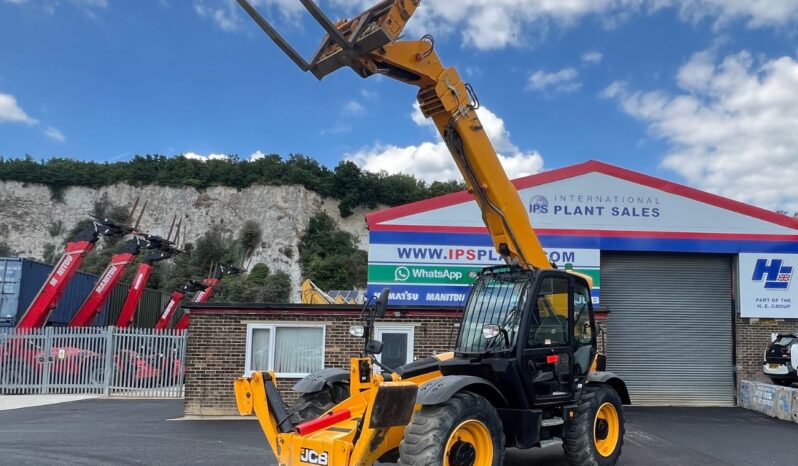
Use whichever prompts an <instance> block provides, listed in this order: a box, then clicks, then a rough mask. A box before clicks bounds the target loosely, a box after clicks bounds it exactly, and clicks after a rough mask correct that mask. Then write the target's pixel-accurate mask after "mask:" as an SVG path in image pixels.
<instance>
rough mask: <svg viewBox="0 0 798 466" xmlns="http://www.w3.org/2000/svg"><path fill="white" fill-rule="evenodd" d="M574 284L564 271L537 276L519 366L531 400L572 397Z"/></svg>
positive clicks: (531, 401)
mask: <svg viewBox="0 0 798 466" xmlns="http://www.w3.org/2000/svg"><path fill="white" fill-rule="evenodd" d="M573 289H574V283H573V279H572V277H571V276H569V275H568V274H567V273H564V272H558V271H543V272H540V275H539V276H538V279H537V284H536V291H535V294H534V299H533V300H532V303H531V307H530V311H529V312H528V314H527V321H526V323H525V324H524V328H526V329H527V331H526V332H522V333H521V334H520V335H519V339H522V341H520V342H519V343H521V344H522V345H523V346H522V348H523V349H522V350H521V351H520V352H519V359H520V361H519V367H520V370H521V373H522V377H523V378H524V381H525V385H526V386H527V387H528V388H529V389H528V390H527V397H528V398H529V403H530V404H532V405H540V404H545V403H547V402H552V403H555V402H556V403H559V402H563V401H566V400H570V399H572V398H573V393H574V383H573V382H574V375H575V374H574V367H573V356H574V339H573V332H572V329H573V320H572V319H573V307H574V299H573V298H574V292H573V291H574V290H573Z"/></svg>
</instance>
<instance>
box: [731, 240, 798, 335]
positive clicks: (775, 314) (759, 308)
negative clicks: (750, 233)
mask: <svg viewBox="0 0 798 466" xmlns="http://www.w3.org/2000/svg"><path fill="white" fill-rule="evenodd" d="M796 268H798V255H796V254H740V261H739V274H740V276H739V283H740V315H741V316H742V317H760V318H772V319H790V318H793V319H794V318H798V285H796V284H794V283H793V281H794V280H795V274H794V272H795V270H796Z"/></svg>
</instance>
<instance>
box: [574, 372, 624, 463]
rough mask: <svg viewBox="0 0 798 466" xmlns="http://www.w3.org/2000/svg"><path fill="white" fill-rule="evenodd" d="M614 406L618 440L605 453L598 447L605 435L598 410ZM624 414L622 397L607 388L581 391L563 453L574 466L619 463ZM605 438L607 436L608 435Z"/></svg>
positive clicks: (589, 388) (601, 387)
mask: <svg viewBox="0 0 798 466" xmlns="http://www.w3.org/2000/svg"><path fill="white" fill-rule="evenodd" d="M605 404H609V405H612V407H613V408H615V412H616V413H617V417H618V419H617V422H618V431H617V432H618V440H617V443H616V444H615V447H614V448H613V449H612V450H611V452H608V454H602V453H600V452H599V450H598V447H597V446H596V440H597V438H599V439H600V436H601V435H605V434H603V433H602V432H598V433H597V428H601V427H600V426H599V424H598V422H597V415H598V412H599V408H601V407H602V406H604V405H605ZM624 432H625V428H624V415H623V405H622V403H621V397H620V396H619V395H618V392H616V391H615V390H613V389H612V388H611V387H609V386H607V385H597V386H587V387H585V388H584V389H583V390H582V394H581V396H580V398H579V402H578V403H577V407H576V417H574V418H572V419H567V420H566V421H565V425H564V427H563V450H565V459H566V461H568V464H569V465H571V466H612V465H614V464H616V463H617V462H618V458H619V457H620V456H621V448H622V447H623V435H624ZM605 438H606V436H605Z"/></svg>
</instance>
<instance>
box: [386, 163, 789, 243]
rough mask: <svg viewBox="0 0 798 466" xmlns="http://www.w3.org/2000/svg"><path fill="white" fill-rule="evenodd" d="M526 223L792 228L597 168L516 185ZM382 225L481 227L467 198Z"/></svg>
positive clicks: (761, 230) (754, 230)
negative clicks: (548, 179)
mask: <svg viewBox="0 0 798 466" xmlns="http://www.w3.org/2000/svg"><path fill="white" fill-rule="evenodd" d="M518 194H519V195H520V196H521V199H522V201H523V202H524V205H525V207H526V211H527V212H528V214H529V217H530V219H531V221H532V225H534V227H535V228H536V229H538V230H546V229H554V230H559V231H562V230H589V231H596V230H609V231H637V232H652V231H653V232H658V233H666V232H678V233H683V232H696V233H738V234H789V235H794V234H795V233H796V232H795V230H794V229H792V228H789V227H786V226H781V225H777V224H774V223H772V222H768V221H766V220H763V219H761V218H756V217H753V216H750V215H746V214H744V213H740V212H735V211H732V210H729V209H725V208H719V207H717V206H714V205H711V204H707V203H706V202H702V201H700V200H697V199H693V198H690V197H689V196H688V195H686V194H690V193H685V194H676V193H671V192H666V191H663V190H662V189H658V188H656V187H652V186H646V185H644V184H641V183H634V182H629V181H626V180H621V179H618V178H616V177H613V176H609V175H607V174H603V173H597V172H591V173H584V174H580V175H577V176H574V177H573V178H567V179H562V180H558V181H556V182H553V183H545V184H540V185H534V186H529V187H521V188H520V189H519V190H518ZM380 223H381V224H382V225H384V226H390V225H402V226H427V227H429V226H432V227H440V228H446V227H453V226H456V227H484V223H483V221H482V213H481V212H480V210H479V207H478V206H477V204H476V202H474V201H473V200H471V199H467V200H464V202H462V203H459V204H455V205H446V206H441V207H433V208H431V209H429V210H422V211H418V212H414V213H409V214H406V215H402V216H399V217H397V218H392V219H384V220H381V221H380Z"/></svg>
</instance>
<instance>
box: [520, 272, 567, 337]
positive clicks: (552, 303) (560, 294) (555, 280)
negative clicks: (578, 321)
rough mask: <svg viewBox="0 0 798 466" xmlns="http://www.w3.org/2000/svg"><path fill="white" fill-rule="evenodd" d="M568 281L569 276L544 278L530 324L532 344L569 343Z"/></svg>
mask: <svg viewBox="0 0 798 466" xmlns="http://www.w3.org/2000/svg"><path fill="white" fill-rule="evenodd" d="M568 283H569V279H568V278H567V277H546V278H544V279H543V280H542V282H541V285H540V290H539V291H538V295H537V298H536V300H535V307H534V309H533V311H532V320H531V322H530V325H529V339H528V342H529V345H530V346H537V347H541V346H560V345H566V344H568V301H569V299H568Z"/></svg>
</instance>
